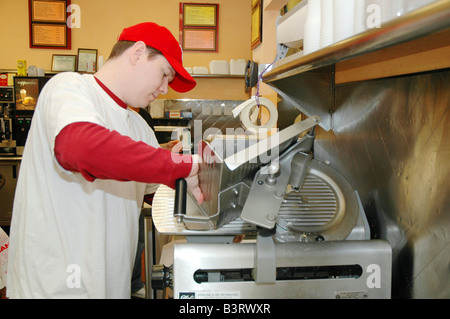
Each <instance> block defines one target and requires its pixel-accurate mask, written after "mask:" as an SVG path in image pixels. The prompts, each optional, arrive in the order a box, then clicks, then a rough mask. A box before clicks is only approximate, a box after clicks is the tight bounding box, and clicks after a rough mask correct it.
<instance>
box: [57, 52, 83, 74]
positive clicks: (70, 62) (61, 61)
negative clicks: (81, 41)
mask: <svg viewBox="0 0 450 319" xmlns="http://www.w3.org/2000/svg"><path fill="white" fill-rule="evenodd" d="M76 67H77V56H76V55H64V54H53V56H52V72H66V71H72V72H74V71H75V70H76Z"/></svg>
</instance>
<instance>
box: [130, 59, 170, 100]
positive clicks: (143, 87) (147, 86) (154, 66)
mask: <svg viewBox="0 0 450 319" xmlns="http://www.w3.org/2000/svg"><path fill="white" fill-rule="evenodd" d="M135 75H136V77H135V80H134V81H133V86H132V89H131V92H130V93H131V94H130V95H131V96H130V97H129V100H130V103H129V104H130V105H132V106H134V107H141V108H143V107H147V106H148V105H149V104H150V102H152V101H154V100H155V99H156V98H157V97H158V95H159V94H167V92H168V89H169V83H170V82H171V81H172V80H173V79H174V77H175V70H174V69H173V68H172V66H171V65H170V64H169V62H168V61H167V59H166V58H165V57H164V56H163V55H159V54H158V55H155V56H153V57H152V58H151V59H148V52H146V53H145V54H143V55H142V56H141V57H140V58H139V59H138V61H137V63H136V72H135Z"/></svg>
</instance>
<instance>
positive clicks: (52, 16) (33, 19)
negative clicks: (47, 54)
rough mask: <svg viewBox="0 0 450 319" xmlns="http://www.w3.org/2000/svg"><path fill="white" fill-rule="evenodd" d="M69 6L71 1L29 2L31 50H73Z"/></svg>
mask: <svg viewBox="0 0 450 319" xmlns="http://www.w3.org/2000/svg"><path fill="white" fill-rule="evenodd" d="M69 5H70V0H28V8H29V17H30V48H45V49H49V48H53V49H71V32H70V28H68V27H67V24H66V22H67V16H68V15H67V6H69Z"/></svg>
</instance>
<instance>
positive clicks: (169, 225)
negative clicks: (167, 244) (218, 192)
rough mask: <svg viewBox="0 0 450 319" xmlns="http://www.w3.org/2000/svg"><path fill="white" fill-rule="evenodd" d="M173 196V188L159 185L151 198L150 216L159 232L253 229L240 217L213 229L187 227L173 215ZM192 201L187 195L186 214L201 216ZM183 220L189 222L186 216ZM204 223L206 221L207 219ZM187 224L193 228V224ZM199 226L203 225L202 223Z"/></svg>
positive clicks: (191, 233)
mask: <svg viewBox="0 0 450 319" xmlns="http://www.w3.org/2000/svg"><path fill="white" fill-rule="evenodd" d="M174 197H175V191H174V190H173V189H171V188H169V187H167V186H164V185H161V186H160V187H159V188H158V190H157V191H156V194H155V197H154V198H153V204H152V218H153V223H154V224H155V227H156V228H157V230H158V232H159V233H160V234H163V235H181V236H215V235H217V236H226V235H231V236H234V235H239V234H245V233H248V232H253V231H255V226H254V225H251V224H248V223H245V222H243V221H242V220H240V219H236V220H233V221H231V222H230V223H228V224H226V225H224V226H222V227H221V228H219V229H214V228H213V227H211V228H210V229H209V230H203V231H197V230H192V229H187V228H186V227H185V225H184V223H179V222H177V220H176V218H174V217H173V206H174ZM193 201H194V200H193V199H192V198H191V197H190V196H188V197H187V214H189V215H190V214H192V215H194V216H198V217H200V216H202V214H201V213H200V212H199V210H198V206H197V205H196V204H194V202H193ZM185 222H187V223H191V221H190V220H189V218H187V221H186V218H185ZM192 223H194V222H192ZM199 223H200V222H199ZM205 223H208V221H206V222H205ZM189 225H190V226H191V228H193V229H195V225H191V224H189ZM201 227H204V224H202V225H201Z"/></svg>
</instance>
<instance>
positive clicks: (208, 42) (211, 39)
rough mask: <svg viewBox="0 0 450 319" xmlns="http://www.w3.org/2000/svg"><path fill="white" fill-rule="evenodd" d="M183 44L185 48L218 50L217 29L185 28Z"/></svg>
mask: <svg viewBox="0 0 450 319" xmlns="http://www.w3.org/2000/svg"><path fill="white" fill-rule="evenodd" d="M183 45H184V49H185V50H195V51H216V30H215V29H188V28H185V29H184V30H183Z"/></svg>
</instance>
